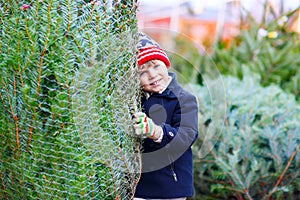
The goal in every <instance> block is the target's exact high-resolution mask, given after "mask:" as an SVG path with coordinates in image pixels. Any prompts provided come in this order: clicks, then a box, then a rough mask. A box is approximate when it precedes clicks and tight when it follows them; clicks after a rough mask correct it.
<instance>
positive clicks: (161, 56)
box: [137, 32, 171, 68]
mask: <svg viewBox="0 0 300 200" xmlns="http://www.w3.org/2000/svg"><path fill="white" fill-rule="evenodd" d="M137 48H138V50H139V54H138V59H137V61H138V66H141V65H143V64H144V63H146V62H148V61H150V60H154V59H157V60H161V61H163V62H164V63H165V64H166V66H167V68H170V66H171V63H170V60H169V58H168V56H167V54H166V52H165V51H164V50H163V49H162V48H161V47H160V46H159V44H158V43H157V42H156V41H154V40H153V39H152V38H151V37H149V36H148V35H146V34H145V33H142V32H140V33H139V42H138V46H137Z"/></svg>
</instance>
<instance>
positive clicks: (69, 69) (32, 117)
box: [0, 0, 140, 199]
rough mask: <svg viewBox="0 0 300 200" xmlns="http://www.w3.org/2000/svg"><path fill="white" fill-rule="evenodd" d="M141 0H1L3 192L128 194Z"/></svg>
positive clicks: (135, 166) (134, 163) (14, 195)
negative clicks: (137, 8)
mask: <svg viewBox="0 0 300 200" xmlns="http://www.w3.org/2000/svg"><path fill="white" fill-rule="evenodd" d="M136 7H137V6H136V1H135V0H131V1H105V0H102V1H83V0H37V1H17V0H0V27H1V29H0V152H1V153H0V199H130V198H131V197H132V195H133V192H134V189H135V186H136V184H137V181H138V178H139V174H140V173H139V172H140V158H139V149H140V145H139V141H137V140H135V139H134V138H133V137H131V136H130V134H131V133H132V131H133V130H132V127H131V115H130V110H132V109H134V106H133V105H137V99H138V98H137V97H138V91H137V86H136V84H137V79H136V76H135V73H136V72H135V63H136V61H135V59H136V58H135V56H134V54H135V52H136V49H135V43H136V35H137V34H136V32H137V30H136V16H135V14H136V13H135V12H136Z"/></svg>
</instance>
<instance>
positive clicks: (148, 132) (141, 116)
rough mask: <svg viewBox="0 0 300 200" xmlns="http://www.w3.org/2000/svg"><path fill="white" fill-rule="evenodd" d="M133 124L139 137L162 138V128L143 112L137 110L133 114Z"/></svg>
mask: <svg viewBox="0 0 300 200" xmlns="http://www.w3.org/2000/svg"><path fill="white" fill-rule="evenodd" d="M133 121H134V122H135V124H134V125H133V127H134V130H135V135H137V136H138V137H147V138H150V139H154V140H157V139H160V138H161V136H162V128H161V127H160V126H157V125H156V124H155V123H154V122H153V121H152V119H150V118H149V117H147V115H146V114H145V113H143V112H137V113H134V115H133Z"/></svg>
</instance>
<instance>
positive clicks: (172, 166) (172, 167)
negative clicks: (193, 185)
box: [168, 155, 178, 182]
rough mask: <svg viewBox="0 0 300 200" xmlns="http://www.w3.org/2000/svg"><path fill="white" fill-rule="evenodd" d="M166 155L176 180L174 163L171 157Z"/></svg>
mask: <svg viewBox="0 0 300 200" xmlns="http://www.w3.org/2000/svg"><path fill="white" fill-rule="evenodd" d="M168 157H169V161H170V163H171V164H170V167H171V171H172V175H173V178H174V181H175V182H177V181H178V179H177V174H176V173H175V163H174V161H173V159H172V158H171V157H170V155H168Z"/></svg>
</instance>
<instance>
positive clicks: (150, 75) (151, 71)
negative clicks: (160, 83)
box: [148, 69, 156, 79]
mask: <svg viewBox="0 0 300 200" xmlns="http://www.w3.org/2000/svg"><path fill="white" fill-rule="evenodd" d="M148 75H149V79H152V78H154V77H155V76H156V72H155V70H153V69H150V70H149V73H148Z"/></svg>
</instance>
